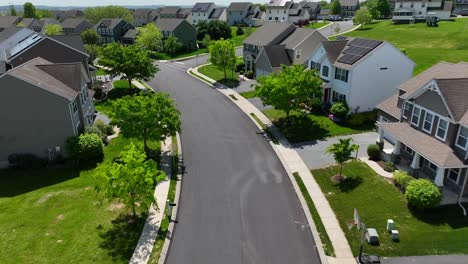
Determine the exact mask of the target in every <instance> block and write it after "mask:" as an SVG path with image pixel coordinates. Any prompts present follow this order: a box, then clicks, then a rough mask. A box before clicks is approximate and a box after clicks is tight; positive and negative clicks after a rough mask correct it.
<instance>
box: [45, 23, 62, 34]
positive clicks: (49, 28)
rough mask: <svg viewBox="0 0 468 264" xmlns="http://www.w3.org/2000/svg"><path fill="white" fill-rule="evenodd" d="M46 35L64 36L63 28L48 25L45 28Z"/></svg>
mask: <svg viewBox="0 0 468 264" xmlns="http://www.w3.org/2000/svg"><path fill="white" fill-rule="evenodd" d="M44 34H46V35H48V36H54V35H62V34H63V28H62V26H60V25H57V24H47V25H45V27H44Z"/></svg>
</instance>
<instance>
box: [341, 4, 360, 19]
mask: <svg viewBox="0 0 468 264" xmlns="http://www.w3.org/2000/svg"><path fill="white" fill-rule="evenodd" d="M339 1H340V4H341V16H343V17H348V16H354V14H355V13H356V11H358V10H359V7H360V4H359V0H339Z"/></svg>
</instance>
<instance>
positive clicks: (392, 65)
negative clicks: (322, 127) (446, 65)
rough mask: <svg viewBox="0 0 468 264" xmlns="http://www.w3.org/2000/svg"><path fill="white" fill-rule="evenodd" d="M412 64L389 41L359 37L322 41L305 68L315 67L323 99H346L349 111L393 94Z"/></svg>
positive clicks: (367, 107) (372, 105)
mask: <svg viewBox="0 0 468 264" xmlns="http://www.w3.org/2000/svg"><path fill="white" fill-rule="evenodd" d="M414 65H415V63H414V62H413V61H412V60H411V59H409V58H408V57H407V56H406V55H405V54H403V53H402V52H401V51H400V50H399V49H398V48H396V47H394V46H393V45H392V44H390V43H388V42H385V41H377V40H370V39H361V38H339V39H338V40H335V41H324V42H322V43H321V45H320V46H319V47H318V48H317V49H316V50H315V52H314V53H312V55H311V57H310V59H309V69H317V70H318V71H319V72H320V76H321V78H322V79H323V81H324V86H323V88H324V91H323V100H324V102H325V103H334V102H338V101H346V102H347V103H348V106H349V108H350V110H351V111H353V112H365V111H370V110H373V109H374V108H375V107H376V105H377V104H378V103H380V102H382V101H383V100H385V99H386V98H388V97H390V96H392V95H394V94H395V93H396V89H395V87H397V86H398V85H399V84H401V83H403V82H405V81H407V80H408V79H410V78H411V76H412V74H413V68H414Z"/></svg>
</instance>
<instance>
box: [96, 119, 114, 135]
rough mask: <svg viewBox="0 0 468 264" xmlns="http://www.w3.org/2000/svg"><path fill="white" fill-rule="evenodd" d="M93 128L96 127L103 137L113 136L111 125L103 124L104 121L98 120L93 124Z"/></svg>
mask: <svg viewBox="0 0 468 264" xmlns="http://www.w3.org/2000/svg"><path fill="white" fill-rule="evenodd" d="M94 126H95V127H97V128H98V129H99V130H100V131H101V132H102V133H103V134H104V135H108V136H110V135H113V134H114V129H113V128H112V126H111V125H109V124H106V123H104V121H102V120H100V119H98V120H96V121H95V122H94Z"/></svg>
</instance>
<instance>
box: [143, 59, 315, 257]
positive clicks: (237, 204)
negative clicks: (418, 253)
mask: <svg viewBox="0 0 468 264" xmlns="http://www.w3.org/2000/svg"><path fill="white" fill-rule="evenodd" d="M206 59H207V58H206V56H201V57H200V58H199V62H200V63H203V62H205V61H206ZM195 64H196V59H191V60H187V61H183V62H164V63H163V62H162V63H159V67H160V72H159V73H158V74H157V76H156V78H155V79H154V80H152V81H150V82H149V85H150V86H152V87H153V88H155V89H156V90H158V91H163V92H168V93H170V94H171V96H172V98H174V99H175V100H176V104H177V107H178V108H179V110H180V111H181V112H182V133H181V138H182V146H183V149H184V165H185V168H186V169H185V174H184V182H183V185H182V193H181V200H180V204H179V205H178V206H180V208H179V215H178V219H177V220H178V224H177V227H176V229H175V231H174V234H173V240H172V244H171V247H170V250H169V253H168V258H167V263H170V264H186V263H190V264H209V263H213V264H221V263H222V264H241V263H256V264H262V263H268V264H275V263H278V264H285V263H294V264H300V263H314V264H315V263H320V260H319V257H318V254H317V251H316V249H315V242H314V240H313V237H312V234H311V232H310V229H309V227H308V226H307V224H306V219H305V216H304V214H303V211H302V208H301V206H300V203H299V200H298V199H297V196H296V194H295V192H294V189H293V187H292V185H291V183H290V181H289V178H288V176H287V174H286V172H285V170H284V168H283V167H282V165H281V163H280V161H279V159H278V158H277V156H276V154H275V153H274V151H273V149H272V148H271V146H270V145H269V144H268V142H267V141H266V140H264V139H263V138H262V136H261V135H260V134H258V133H259V130H258V129H257V128H256V127H255V125H254V124H253V123H252V122H251V121H250V119H249V118H248V117H247V116H246V115H245V114H244V113H243V112H241V110H239V109H238V108H237V107H236V106H235V105H234V104H233V103H232V102H231V101H230V100H229V99H228V98H226V97H225V96H224V95H222V94H221V93H219V92H218V91H216V90H214V89H212V88H210V87H209V86H207V85H206V84H204V83H203V82H201V81H199V80H197V79H194V78H193V77H191V76H189V75H188V74H186V69H187V68H189V67H191V66H194V65H195Z"/></svg>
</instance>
